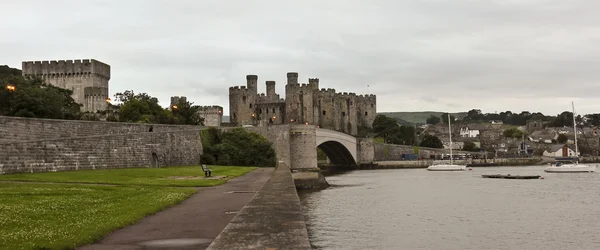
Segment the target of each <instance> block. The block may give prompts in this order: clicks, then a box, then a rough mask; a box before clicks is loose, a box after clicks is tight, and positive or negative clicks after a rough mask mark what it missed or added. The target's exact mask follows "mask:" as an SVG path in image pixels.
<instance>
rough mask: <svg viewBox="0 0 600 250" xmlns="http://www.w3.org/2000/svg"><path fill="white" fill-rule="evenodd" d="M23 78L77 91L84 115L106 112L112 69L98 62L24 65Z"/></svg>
mask: <svg viewBox="0 0 600 250" xmlns="http://www.w3.org/2000/svg"><path fill="white" fill-rule="evenodd" d="M22 71H23V76H36V77H41V78H42V79H43V80H44V81H45V82H46V83H48V84H51V85H53V86H56V87H59V88H63V89H68V90H71V91H73V95H72V97H73V99H74V100H75V102H77V103H79V104H81V105H83V107H82V109H81V111H83V112H96V111H102V110H106V108H107V106H108V105H107V102H106V99H107V98H108V81H109V80H110V65H108V64H105V63H102V62H100V61H97V60H94V59H91V60H90V59H84V60H66V61H65V60H59V61H28V62H23V63H22Z"/></svg>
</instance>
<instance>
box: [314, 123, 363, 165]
mask: <svg viewBox="0 0 600 250" xmlns="http://www.w3.org/2000/svg"><path fill="white" fill-rule="evenodd" d="M316 137H317V138H316V145H315V149H316V148H319V149H321V150H322V151H323V153H325V155H327V158H329V160H330V161H331V163H332V164H333V165H337V166H356V165H357V164H356V163H357V162H358V159H357V143H356V137H354V136H351V135H348V134H344V133H341V132H337V131H333V130H329V129H320V128H317V129H316Z"/></svg>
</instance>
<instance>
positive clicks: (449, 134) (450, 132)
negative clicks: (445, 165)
mask: <svg viewBox="0 0 600 250" xmlns="http://www.w3.org/2000/svg"><path fill="white" fill-rule="evenodd" d="M448 136H449V137H450V165H452V127H451V125H450V113H448Z"/></svg>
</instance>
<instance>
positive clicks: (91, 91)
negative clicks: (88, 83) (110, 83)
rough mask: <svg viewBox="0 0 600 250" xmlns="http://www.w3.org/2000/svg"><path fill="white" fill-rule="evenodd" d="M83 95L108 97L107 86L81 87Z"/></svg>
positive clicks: (86, 96)
mask: <svg viewBox="0 0 600 250" xmlns="http://www.w3.org/2000/svg"><path fill="white" fill-rule="evenodd" d="M83 95H84V96H85V98H88V97H91V96H96V97H102V98H103V99H104V98H106V97H108V88H104V87H85V88H84V89H83Z"/></svg>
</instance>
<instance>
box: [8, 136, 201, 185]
mask: <svg viewBox="0 0 600 250" xmlns="http://www.w3.org/2000/svg"><path fill="white" fill-rule="evenodd" d="M201 154H202V144H201V142H200V132H199V129H195V130H187V131H185V130H182V131H172V132H142V133H132V134H115V135H99V136H86V137H71V138H65V139H51V140H37V141H30V142H11V143H0V174H10V173H23V172H26V173H33V172H56V171H68V170H84V169H107V168H129V167H165V166H184V165H198V164H199V163H200V156H201Z"/></svg>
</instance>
